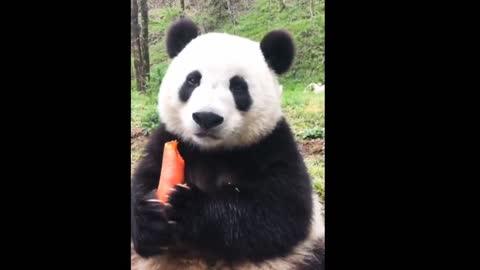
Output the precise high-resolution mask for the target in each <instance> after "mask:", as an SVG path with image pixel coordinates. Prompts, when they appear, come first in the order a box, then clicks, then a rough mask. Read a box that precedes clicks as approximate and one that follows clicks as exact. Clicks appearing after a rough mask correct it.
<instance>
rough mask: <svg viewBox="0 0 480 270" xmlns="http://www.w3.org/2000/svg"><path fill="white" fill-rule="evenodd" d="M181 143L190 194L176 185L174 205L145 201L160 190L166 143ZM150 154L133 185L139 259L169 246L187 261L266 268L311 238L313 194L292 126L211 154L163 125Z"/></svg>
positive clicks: (149, 148) (134, 232)
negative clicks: (198, 258) (265, 264)
mask: <svg viewBox="0 0 480 270" xmlns="http://www.w3.org/2000/svg"><path fill="white" fill-rule="evenodd" d="M174 139H177V140H178V141H179V151H180V153H181V155H182V156H183V158H184V160H185V164H186V167H185V177H186V182H187V184H188V186H189V187H190V189H185V188H181V187H178V186H177V188H176V191H175V192H174V193H173V194H172V195H171V197H170V201H169V202H170V204H171V206H168V205H167V206H163V205H162V204H160V203H158V202H145V200H146V199H147V198H150V197H151V196H152V195H151V194H152V191H153V190H155V188H156V187H157V185H158V179H159V176H160V169H161V162H162V155H163V146H164V143H165V142H167V141H171V140H174ZM146 154H147V155H146V156H145V158H144V159H143V160H142V161H141V162H140V164H139V167H138V168H137V171H136V172H135V174H134V179H133V183H132V236H133V243H134V248H135V250H136V251H137V253H138V254H139V255H140V256H143V257H148V256H152V255H154V254H161V253H162V252H165V251H163V248H162V247H165V246H168V248H169V251H168V252H169V254H180V256H182V257H185V256H187V255H191V256H201V257H202V258H204V259H206V260H213V261H215V260H217V259H223V260H226V261H229V262H232V263H235V262H241V261H243V260H248V261H253V262H261V261H263V260H266V259H269V258H273V257H277V256H282V255H288V254H289V252H291V251H292V248H293V247H294V246H295V245H296V244H298V243H299V242H300V241H302V240H304V239H305V238H306V236H307V234H308V228H309V225H310V218H311V216H312V198H311V194H312V188H311V183H310V178H309V176H308V173H307V169H306V167H305V165H304V163H303V160H302V157H301V155H300V154H299V152H298V149H297V145H296V143H295V141H294V138H293V136H292V133H291V131H290V128H289V127H288V125H287V123H286V122H285V120H281V121H280V122H279V123H278V125H277V127H276V128H275V130H274V131H273V132H272V133H271V135H269V136H268V137H266V138H264V139H263V140H262V141H260V142H258V143H257V144H255V145H253V146H250V147H244V148H239V149H235V150H229V151H225V150H224V151H213V150H210V151H208V152H204V151H201V150H200V149H198V148H197V147H196V146H194V145H192V144H189V143H187V142H184V141H183V140H182V139H181V138H179V137H177V136H175V135H173V134H171V133H169V132H167V131H166V130H165V128H164V126H163V125H162V126H160V128H159V129H158V130H157V131H156V132H155V133H154V134H152V137H151V139H150V142H149V143H148V145H147V148H146ZM168 220H170V221H173V222H170V224H169V223H168V222H167V221H168Z"/></svg>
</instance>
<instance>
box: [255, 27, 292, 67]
mask: <svg viewBox="0 0 480 270" xmlns="http://www.w3.org/2000/svg"><path fill="white" fill-rule="evenodd" d="M260 49H261V50H262V53H263V56H264V57H265V60H266V61H267V63H268V65H269V66H270V68H271V69H272V70H273V71H275V73H277V74H278V75H280V74H283V73H285V72H286V71H288V69H289V68H290V66H291V65H292V63H293V58H294V56H295V46H294V44H293V39H292V37H291V36H290V34H289V33H288V32H286V31H284V30H275V31H271V32H270V33H268V34H266V35H265V37H263V39H262V41H261V42H260Z"/></svg>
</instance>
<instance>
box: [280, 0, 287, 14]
mask: <svg viewBox="0 0 480 270" xmlns="http://www.w3.org/2000/svg"><path fill="white" fill-rule="evenodd" d="M279 2H280V12H282V11H283V10H284V9H285V8H286V7H287V6H286V5H285V0H279Z"/></svg>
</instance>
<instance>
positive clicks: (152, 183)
mask: <svg viewBox="0 0 480 270" xmlns="http://www.w3.org/2000/svg"><path fill="white" fill-rule="evenodd" d="M173 139H176V138H175V137H174V136H173V135H172V134H170V133H168V132H166V131H165V129H164V127H163V126H160V127H159V128H158V129H157V130H156V131H155V132H154V133H153V134H152V135H151V137H150V141H149V143H148V144H147V146H146V148H145V152H144V154H145V156H144V157H143V159H142V160H141V161H140V163H139V165H138V167H137V169H136V170H135V173H134V175H133V179H132V189H131V191H132V192H131V209H132V211H131V222H132V226H131V229H132V230H131V236H132V242H133V247H134V249H135V251H136V252H137V253H138V254H139V255H140V256H142V257H149V256H153V255H158V254H161V253H162V252H163V246H165V245H168V244H169V243H170V239H169V237H168V236H169V235H170V231H169V227H168V221H167V220H166V219H165V218H164V217H163V215H162V213H161V211H163V207H162V206H161V205H160V203H148V202H147V199H148V198H149V196H150V197H151V195H152V191H154V190H155V189H156V188H157V185H158V179H159V177H160V170H161V166H162V157H163V146H164V143H165V142H168V141H171V140H173Z"/></svg>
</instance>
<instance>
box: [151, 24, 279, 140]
mask: <svg viewBox="0 0 480 270" xmlns="http://www.w3.org/2000/svg"><path fill="white" fill-rule="evenodd" d="M194 70H198V71H199V72H200V73H201V74H202V79H201V83H200V86H199V87H197V88H196V89H195V90H194V91H193V93H192V95H191V96H190V98H189V100H188V101H187V103H186V104H184V103H182V102H181V101H180V99H179V91H180V87H181V86H182V84H183V83H184V81H185V79H186V76H187V75H188V74H189V73H190V72H192V71H194ZM235 75H238V76H241V77H243V78H244V79H245V81H246V82H247V84H248V90H249V93H250V96H251V98H252V101H253V103H252V105H251V107H250V109H249V110H248V111H247V112H241V111H239V110H237V109H236V106H235V101H234V98H233V95H232V93H231V92H230V89H229V81H230V78H232V77H233V76H235ZM200 111H209V112H214V113H216V114H218V115H220V116H222V117H223V118H224V122H223V123H222V124H221V125H220V126H219V127H218V135H219V137H220V138H221V139H220V140H214V139H210V138H198V137H196V136H195V135H194V134H195V133H196V132H198V130H197V128H198V126H197V124H196V123H195V122H194V121H193V118H192V114H193V113H195V112H200ZM158 112H159V114H160V118H161V120H162V122H163V123H165V125H166V128H167V130H168V131H170V132H172V133H175V134H177V135H179V136H181V137H182V138H184V139H186V140H188V141H190V142H193V143H195V144H197V145H199V146H200V147H203V148H218V147H222V148H231V147H235V146H246V145H249V144H252V143H255V142H257V141H259V139H261V138H262V137H264V136H266V135H268V134H269V133H270V132H271V131H272V130H273V129H274V127H275V125H276V123H277V122H278V120H279V119H280V118H281V116H282V112H281V87H280V86H279V84H278V81H277V78H276V75H275V74H274V73H273V72H272V71H271V69H270V68H269V67H268V65H267V63H266V62H265V58H264V56H263V54H262V52H261V50H260V45H259V43H258V42H255V41H252V40H249V39H245V38H242V37H238V36H233V35H229V34H223V33H208V34H204V35H200V36H199V37H197V38H195V39H194V40H192V41H191V42H190V43H189V44H188V45H187V46H186V47H185V48H184V49H183V50H182V51H181V52H180V53H179V54H178V55H177V57H175V58H174V59H173V60H172V62H171V64H170V66H169V68H168V70H167V72H166V74H165V77H164V78H163V81H162V84H161V86H160V93H159V102H158Z"/></svg>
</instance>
